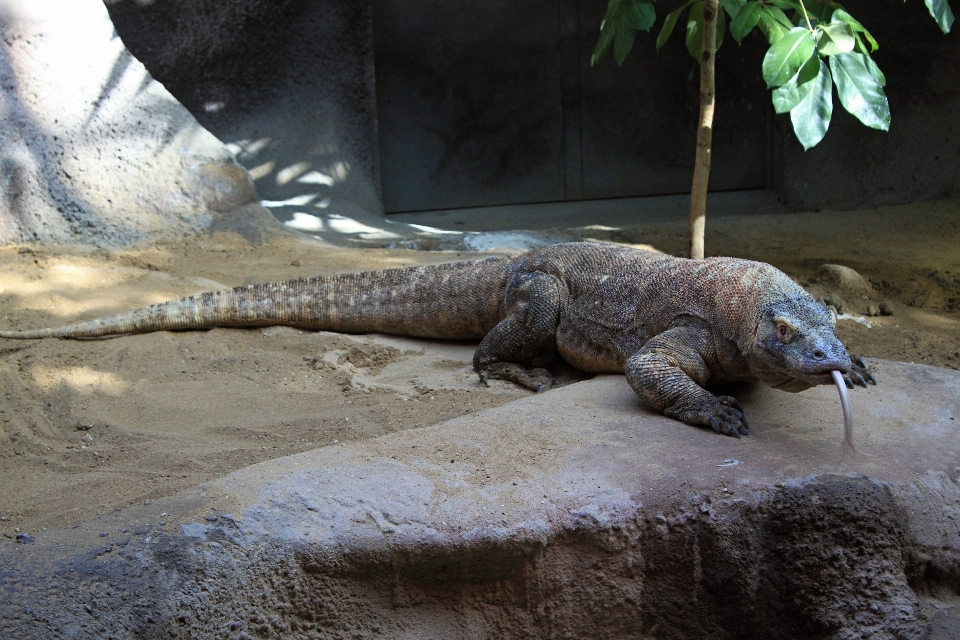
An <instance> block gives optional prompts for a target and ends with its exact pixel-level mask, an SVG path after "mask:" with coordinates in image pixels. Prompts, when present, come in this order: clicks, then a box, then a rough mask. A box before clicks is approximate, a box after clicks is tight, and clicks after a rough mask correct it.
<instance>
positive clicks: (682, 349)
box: [626, 322, 749, 438]
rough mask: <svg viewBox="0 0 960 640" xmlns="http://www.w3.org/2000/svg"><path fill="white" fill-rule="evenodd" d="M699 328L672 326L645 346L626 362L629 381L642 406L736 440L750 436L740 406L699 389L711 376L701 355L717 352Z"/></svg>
mask: <svg viewBox="0 0 960 640" xmlns="http://www.w3.org/2000/svg"><path fill="white" fill-rule="evenodd" d="M699 325H700V323H699V322H694V323H693V324H687V325H683V326H675V327H672V328H670V329H668V330H667V331H664V332H663V333H661V334H659V335H657V336H655V337H653V338H652V339H650V340H648V341H647V342H646V343H645V344H644V345H643V347H641V349H640V350H639V351H638V352H637V353H635V354H634V355H633V356H632V357H631V358H629V359H628V360H627V364H626V374H627V381H628V382H629V383H630V386H631V387H632V388H633V390H634V391H635V392H636V394H637V396H639V397H640V401H641V402H642V403H643V404H644V405H646V406H648V407H651V408H653V409H656V410H658V411H662V412H663V414H664V415H666V416H668V417H670V418H675V419H677V420H681V421H683V422H686V423H687V424H691V425H703V426H707V427H711V428H712V429H713V430H714V431H716V432H717V433H723V434H726V435H728V436H734V437H737V438H739V437H740V434H744V435H746V434H748V433H749V429H748V427H747V420H746V418H745V417H744V415H743V409H741V408H740V404H739V403H738V402H737V401H736V399H735V398H733V397H731V396H715V395H713V394H712V393H710V392H709V391H707V390H706V389H704V388H703V387H704V385H706V384H707V382H708V381H709V380H710V377H711V371H710V368H709V366H708V364H707V360H706V359H705V358H704V355H702V354H713V353H715V349H714V348H713V345H712V337H711V336H710V332H709V328H707V327H704V326H699Z"/></svg>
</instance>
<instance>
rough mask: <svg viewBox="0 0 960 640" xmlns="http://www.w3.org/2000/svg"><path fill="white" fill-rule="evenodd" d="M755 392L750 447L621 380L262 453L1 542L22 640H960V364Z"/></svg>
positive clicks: (1, 626) (12, 623) (6, 606)
mask: <svg viewBox="0 0 960 640" xmlns="http://www.w3.org/2000/svg"><path fill="white" fill-rule="evenodd" d="M872 364H873V366H874V369H875V371H876V375H877V379H878V381H879V382H880V384H879V386H877V387H871V388H869V389H867V390H862V389H857V390H856V391H855V392H853V393H852V399H853V407H854V416H855V420H856V422H857V425H856V428H855V438H856V446H857V450H856V452H855V453H854V452H850V451H847V450H845V449H844V447H843V445H842V418H841V414H840V407H839V402H838V399H837V394H836V390H835V389H833V388H832V387H821V388H817V389H812V390H810V391H807V392H804V393H802V394H795V395H794V394H786V393H782V392H778V391H774V390H771V389H767V388H764V387H759V386H753V385H743V386H739V387H737V388H734V389H732V392H733V394H734V395H737V396H738V397H739V398H740V399H741V403H742V404H743V405H744V407H745V409H746V413H747V416H748V418H749V419H750V421H751V428H752V434H751V435H750V436H749V437H744V438H742V439H740V440H737V439H734V438H729V437H724V436H719V435H715V434H713V433H712V432H710V431H709V430H704V429H697V428H692V427H689V426H687V425H684V424H681V423H678V422H676V421H674V420H670V419H667V418H665V417H663V416H660V415H656V414H652V413H650V412H648V411H646V410H644V409H642V408H640V407H639V406H638V404H637V401H636V398H635V396H634V395H633V392H632V391H631V390H630V389H629V387H628V386H627V384H626V383H625V381H624V379H623V377H622V376H600V377H597V378H595V379H593V380H590V381H586V382H581V383H578V384H574V385H570V386H567V387H563V388H561V389H556V390H553V391H550V392H548V393H545V394H541V395H535V396H531V397H529V398H527V399H524V400H520V401H517V402H513V403H511V404H508V405H505V406H502V407H499V408H497V409H492V410H489V411H485V412H482V413H479V414H476V415H471V416H465V417H462V418H458V419H455V420H451V421H449V422H445V423H442V424H439V425H436V426H433V427H428V428H424V429H419V430H415V431H406V432H404V433H397V434H391V435H388V436H384V437H380V438H376V439H374V440H372V441H368V442H365V443H362V444H359V445H350V446H347V445H343V446H334V447H327V448H324V449H318V450H314V451H310V452H306V453H302V454H298V455H295V456H289V457H286V458H281V459H278V460H273V461H270V462H265V463H262V464H259V465H255V466H252V467H248V468H246V469H243V470H241V471H238V472H236V473H234V474H231V475H229V476H226V477H224V478H222V479H220V480H217V481H215V482H211V483H208V484H204V485H200V486H198V487H196V488H194V489H192V490H190V491H187V492H184V493H182V494H179V495H177V496H174V497H171V498H169V499H165V500H162V501H157V502H155V503H153V504H149V505H144V506H140V507H134V508H130V509H126V510H118V511H117V512H115V513H114V514H111V515H108V516H103V517H101V518H98V519H96V520H93V521H90V522H88V523H86V524H84V525H80V526H79V527H76V528H74V529H68V530H61V531H55V532H49V533H44V534H43V535H39V534H38V535H36V540H35V541H33V542H32V543H29V544H23V543H21V544H17V543H15V542H13V541H8V542H9V543H8V544H6V545H5V546H4V548H3V549H2V551H0V589H2V598H0V636H2V637H34V638H42V637H91V638H94V637H96V638H100V637H108V636H115V637H154V636H163V637H214V636H216V637H235V638H241V637H289V636H297V637H323V638H328V637H329V638H341V637H342V638H365V637H409V638H473V637H478V638H480V637H484V638H485V637H541V636H542V637H554V636H557V637H589V638H608V637H609V638H634V637H635V638H646V637H657V638H689V637H698V638H769V637H777V638H949V637H956V635H957V633H960V624H958V621H960V616H958V615H957V614H956V612H957V608H954V605H955V604H956V603H957V602H958V593H960V460H958V452H960V406H958V405H960V373H957V372H954V371H950V370H946V369H938V368H934V367H925V366H918V365H909V364H904V363H896V362H884V361H874V362H873V363H872Z"/></svg>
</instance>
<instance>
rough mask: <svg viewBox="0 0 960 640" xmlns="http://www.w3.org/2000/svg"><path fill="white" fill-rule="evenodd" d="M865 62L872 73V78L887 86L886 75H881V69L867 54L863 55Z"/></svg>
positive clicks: (882, 85)
mask: <svg viewBox="0 0 960 640" xmlns="http://www.w3.org/2000/svg"><path fill="white" fill-rule="evenodd" d="M864 58H865V59H866V63H867V69H868V70H869V71H870V73H871V75H873V77H874V79H875V80H876V81H877V84H879V85H880V86H881V87H885V86H887V76H885V75H883V71H880V67H878V66H877V63H876V62H874V61H873V58H871V57H870V56H868V55H864Z"/></svg>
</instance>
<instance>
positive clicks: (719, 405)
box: [663, 396, 750, 438]
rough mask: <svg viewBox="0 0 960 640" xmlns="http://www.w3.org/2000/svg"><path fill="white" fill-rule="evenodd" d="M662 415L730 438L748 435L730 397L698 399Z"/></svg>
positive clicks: (748, 430) (741, 414) (744, 420)
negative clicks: (700, 426)
mask: <svg viewBox="0 0 960 640" xmlns="http://www.w3.org/2000/svg"><path fill="white" fill-rule="evenodd" d="M663 413H664V415H666V416H668V417H670V418H676V419H677V420H682V421H683V422H686V423H687V424H692V425H703V426H706V427H710V428H711V429H713V430H714V431H715V432H717V433H722V434H724V435H727V436H730V437H732V438H739V437H740V436H741V435H749V434H750V429H749V427H748V426H747V420H746V418H744V416H743V409H742V408H741V407H740V403H738V402H737V401H736V399H734V398H732V397H730V396H720V397H714V396H710V397H709V399H706V398H702V399H698V400H697V401H695V402H694V403H691V404H689V405H687V406H682V407H677V406H673V407H669V408H667V409H665V410H664V412H663Z"/></svg>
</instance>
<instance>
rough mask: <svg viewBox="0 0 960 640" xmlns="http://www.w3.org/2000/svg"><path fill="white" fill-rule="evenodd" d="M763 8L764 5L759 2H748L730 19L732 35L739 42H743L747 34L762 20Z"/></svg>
mask: <svg viewBox="0 0 960 640" xmlns="http://www.w3.org/2000/svg"><path fill="white" fill-rule="evenodd" d="M761 9H763V5H761V4H760V3H759V2H748V3H746V4H745V5H743V8H741V9H740V11H738V12H737V13H736V15H735V16H734V18H733V20H731V21H730V35H732V36H733V39H734V40H736V41H737V44H740V43H741V42H743V39H744V38H745V37H747V34H748V33H750V32H751V31H752V30H753V28H754V27H755V26H757V23H758V22H760V11H761Z"/></svg>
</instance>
